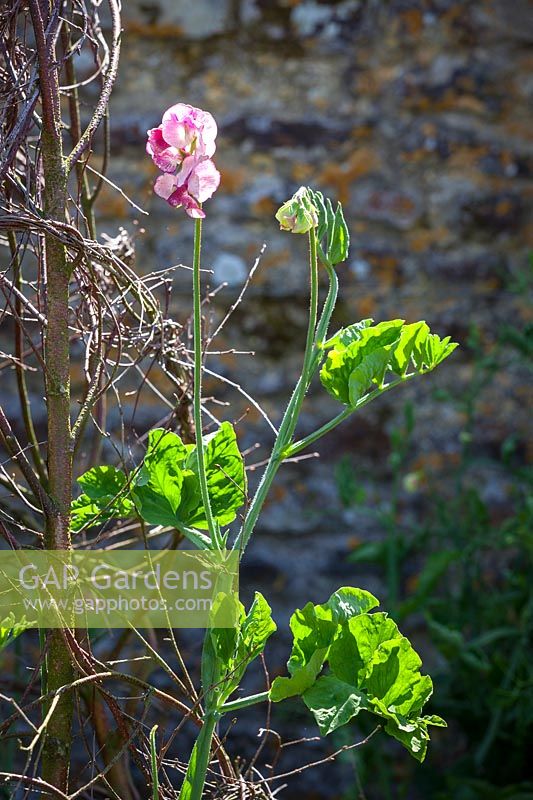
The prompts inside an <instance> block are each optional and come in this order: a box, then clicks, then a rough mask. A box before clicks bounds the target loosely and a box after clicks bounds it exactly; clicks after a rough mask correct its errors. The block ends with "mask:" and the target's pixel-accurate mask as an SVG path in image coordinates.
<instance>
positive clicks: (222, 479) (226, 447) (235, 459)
mask: <svg viewBox="0 0 533 800" xmlns="http://www.w3.org/2000/svg"><path fill="white" fill-rule="evenodd" d="M204 442H205V443H206V445H207V446H206V447H205V455H204V459H205V467H206V475H207V488H208V491H209V497H210V499H211V510H212V512H213V516H214V518H215V519H216V521H217V522H218V523H219V525H228V524H229V523H230V522H233V520H234V519H235V517H236V516H237V510H238V509H239V508H240V507H241V506H242V505H243V504H244V501H245V499H246V488H247V482H246V471H245V468H244V461H243V458H242V455H241V453H240V451H239V446H238V444H237V437H236V436H235V431H234V430H233V426H232V425H231V424H230V423H229V422H223V423H222V425H221V426H220V428H219V429H218V430H217V431H216V433H214V434H211V435H210V436H208V437H205V439H204ZM187 467H189V468H190V469H191V470H192V472H193V474H194V475H195V476H197V475H198V457H197V454H196V449H194V450H192V451H191V453H190V454H189V456H188V459H187ZM180 513H181V515H182V516H183V518H184V522H186V524H187V525H190V526H191V527H195V528H203V529H207V519H206V516H205V509H204V507H203V504H202V503H201V501H200V502H199V503H198V505H197V506H196V507H195V508H191V504H190V503H187V505H185V504H184V505H183V506H182V508H180Z"/></svg>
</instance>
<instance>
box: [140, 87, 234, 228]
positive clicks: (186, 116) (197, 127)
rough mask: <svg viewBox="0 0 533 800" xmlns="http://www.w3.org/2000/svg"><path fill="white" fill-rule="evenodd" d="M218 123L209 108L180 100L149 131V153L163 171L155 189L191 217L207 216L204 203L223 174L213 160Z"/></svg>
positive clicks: (168, 201) (160, 195)
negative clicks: (159, 123)
mask: <svg viewBox="0 0 533 800" xmlns="http://www.w3.org/2000/svg"><path fill="white" fill-rule="evenodd" d="M216 135H217V124H216V122H215V120H214V119H213V117H212V116H211V114H209V112H208V111H202V110H201V109H200V108H195V107H194V106H189V105H187V104H185V103H177V104H176V105H174V106H171V107H170V108H169V109H168V110H167V111H165V113H164V114H163V121H162V123H161V125H159V126H158V127H157V128H152V129H151V130H149V131H148V141H147V143H146V152H147V153H148V155H149V156H151V158H152V160H153V161H154V163H155V164H156V165H157V166H158V167H159V169H160V170H161V171H162V172H163V175H160V176H159V178H157V180H156V182H155V184H154V191H155V193H156V194H157V195H159V197H162V198H163V199H164V200H166V201H167V203H168V204H169V205H171V206H173V207H175V208H178V207H180V206H182V207H183V208H184V210H185V211H186V213H187V214H188V215H189V216H190V217H195V218H203V217H205V214H204V212H203V211H202V208H201V203H203V202H204V201H205V200H208V199H209V198H210V197H211V196H212V195H213V194H214V192H215V191H216V190H217V188H218V185H219V183H220V173H219V172H218V170H217V169H216V167H215V165H214V163H213V162H212V161H211V156H212V155H213V153H214V152H215V150H216V144H215V139H216Z"/></svg>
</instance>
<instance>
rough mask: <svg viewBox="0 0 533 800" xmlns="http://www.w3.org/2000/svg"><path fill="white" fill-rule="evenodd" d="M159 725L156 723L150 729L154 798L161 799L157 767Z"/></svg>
mask: <svg viewBox="0 0 533 800" xmlns="http://www.w3.org/2000/svg"><path fill="white" fill-rule="evenodd" d="M158 727H159V726H158V725H154V727H153V728H152V730H151V731H150V761H151V764H152V800H159V776H158V769H157V748H156V741H155V735H156V733H157V729H158Z"/></svg>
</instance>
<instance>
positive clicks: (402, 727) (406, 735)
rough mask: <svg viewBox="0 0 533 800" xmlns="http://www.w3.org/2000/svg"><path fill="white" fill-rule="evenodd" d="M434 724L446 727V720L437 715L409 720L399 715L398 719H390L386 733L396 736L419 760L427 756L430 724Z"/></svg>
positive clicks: (386, 726)
mask: <svg viewBox="0 0 533 800" xmlns="http://www.w3.org/2000/svg"><path fill="white" fill-rule="evenodd" d="M429 725H434V726H436V727H439V728H446V727H447V725H446V722H445V721H444V720H443V719H442V718H441V717H437V716H436V715H433V716H430V717H417V718H416V719H415V720H412V721H411V720H408V719H405V718H402V717H398V718H397V719H396V720H389V721H388V722H387V724H386V725H385V733H388V734H389V735H390V736H394V738H395V739H397V740H398V741H399V742H401V743H402V744H403V745H404V747H406V748H407V749H408V750H409V752H410V753H411V755H412V756H413V757H414V758H416V760H417V761H423V760H424V758H425V757H426V752H427V746H428V742H429V733H428V726H429Z"/></svg>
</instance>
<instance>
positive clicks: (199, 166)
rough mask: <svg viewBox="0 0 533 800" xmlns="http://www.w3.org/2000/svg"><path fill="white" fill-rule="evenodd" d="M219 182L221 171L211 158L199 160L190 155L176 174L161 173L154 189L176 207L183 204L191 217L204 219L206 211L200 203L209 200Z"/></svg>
mask: <svg viewBox="0 0 533 800" xmlns="http://www.w3.org/2000/svg"><path fill="white" fill-rule="evenodd" d="M186 162H188V163H186ZM219 183H220V173H219V171H218V170H217V168H216V167H215V165H214V163H213V162H212V161H211V159H205V160H204V161H197V160H196V159H195V158H194V156H190V157H189V158H187V159H185V161H184V162H183V167H182V169H181V170H180V171H179V172H178V173H177V174H176V175H170V174H169V173H164V174H163V175H160V176H159V178H157V180H156V182H155V184H154V191H155V193H156V194H157V195H159V197H162V198H163V200H166V201H167V203H168V204H169V205H171V206H173V207H174V208H178V207H179V206H183V209H184V210H185V212H186V213H187V214H188V215H189V217H193V218H201V219H203V218H204V217H205V213H204V212H203V211H202V209H201V207H200V203H203V202H204V201H205V200H209V198H210V197H211V196H212V195H213V194H214V193H215V192H216V190H217V188H218V185H219Z"/></svg>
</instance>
